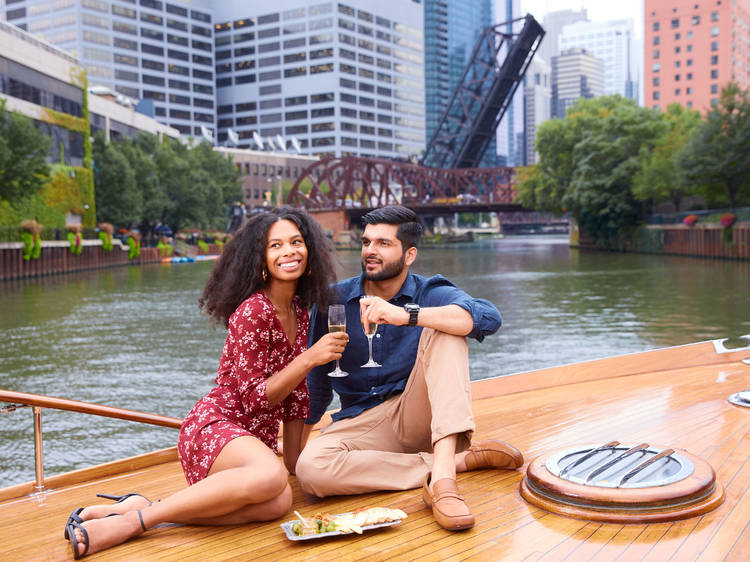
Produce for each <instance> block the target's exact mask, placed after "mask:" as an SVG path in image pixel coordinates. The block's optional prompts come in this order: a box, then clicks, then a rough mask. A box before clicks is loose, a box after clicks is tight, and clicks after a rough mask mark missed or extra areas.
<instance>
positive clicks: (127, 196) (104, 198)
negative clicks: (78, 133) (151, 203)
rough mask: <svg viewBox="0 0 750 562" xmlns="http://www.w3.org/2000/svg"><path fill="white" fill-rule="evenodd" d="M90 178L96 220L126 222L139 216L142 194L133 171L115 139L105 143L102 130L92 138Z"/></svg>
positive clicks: (137, 218) (136, 220)
mask: <svg viewBox="0 0 750 562" xmlns="http://www.w3.org/2000/svg"><path fill="white" fill-rule="evenodd" d="M93 155H94V162H96V166H95V167H94V182H95V186H96V191H95V193H96V209H97V218H98V220H99V221H106V222H111V223H113V224H121V225H130V224H135V223H137V222H138V221H139V220H140V219H141V215H142V211H143V195H142V192H141V191H140V190H139V189H138V186H137V184H136V181H135V172H134V171H133V168H132V166H131V165H130V163H129V162H128V160H127V158H126V157H125V156H124V155H123V154H122V151H121V150H119V148H118V147H117V145H116V144H115V143H107V142H106V139H105V136H104V133H103V131H99V132H97V135H96V136H95V138H94V144H93Z"/></svg>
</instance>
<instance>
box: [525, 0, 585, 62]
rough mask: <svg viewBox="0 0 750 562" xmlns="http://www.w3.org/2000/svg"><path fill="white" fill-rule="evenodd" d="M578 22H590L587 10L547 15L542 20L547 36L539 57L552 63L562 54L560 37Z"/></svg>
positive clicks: (563, 11)
mask: <svg viewBox="0 0 750 562" xmlns="http://www.w3.org/2000/svg"><path fill="white" fill-rule="evenodd" d="M578 21H589V18H588V12H587V11H586V10H585V9H582V10H580V11H575V10H560V11H558V12H549V13H548V14H545V16H544V19H543V20H542V27H543V28H544V31H545V34H544V39H542V43H541V45H539V49H538V50H537V56H539V57H541V58H542V59H544V60H545V61H547V63H548V64H549V63H551V62H552V57H555V56H557V55H559V54H560V45H559V37H560V35H561V34H562V30H563V28H564V27H565V26H566V25H570V24H573V23H576V22H578Z"/></svg>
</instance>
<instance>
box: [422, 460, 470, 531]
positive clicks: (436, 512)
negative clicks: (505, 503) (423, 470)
mask: <svg viewBox="0 0 750 562" xmlns="http://www.w3.org/2000/svg"><path fill="white" fill-rule="evenodd" d="M430 476H431V474H427V476H425V477H424V484H423V485H422V501H423V502H424V503H425V505H426V506H427V507H431V508H432V515H433V517H435V522H437V524H438V525H440V526H441V527H442V528H443V529H447V530H449V531H461V530H463V529H469V528H471V527H473V526H474V516H473V515H472V514H471V510H469V506H468V505H466V501H464V498H463V496H461V494H459V493H458V486H457V485H456V481H455V480H453V479H451V478H441V479H440V480H438V481H437V482H435V483H434V484H433V485H432V490H430ZM433 491H434V495H433Z"/></svg>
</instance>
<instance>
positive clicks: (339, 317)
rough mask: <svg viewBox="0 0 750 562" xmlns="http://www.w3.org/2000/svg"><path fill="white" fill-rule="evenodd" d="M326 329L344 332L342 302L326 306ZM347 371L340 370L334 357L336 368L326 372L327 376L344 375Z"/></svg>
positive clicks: (344, 319) (344, 320)
mask: <svg viewBox="0 0 750 562" xmlns="http://www.w3.org/2000/svg"><path fill="white" fill-rule="evenodd" d="M328 331H329V332H331V333H333V332H346V309H345V308H344V305H343V304H332V305H331V306H329V307H328ZM348 374H349V373H347V372H346V371H342V370H341V367H340V366H339V360H338V359H336V368H335V369H334V370H333V371H331V372H330V373H328V376H329V377H345V376H347V375H348Z"/></svg>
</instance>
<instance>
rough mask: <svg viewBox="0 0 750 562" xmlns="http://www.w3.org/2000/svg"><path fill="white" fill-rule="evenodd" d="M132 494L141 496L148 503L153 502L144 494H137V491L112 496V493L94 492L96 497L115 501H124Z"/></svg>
mask: <svg viewBox="0 0 750 562" xmlns="http://www.w3.org/2000/svg"><path fill="white" fill-rule="evenodd" d="M133 496H140V497H142V498H143V499H144V500H146V501H147V502H148V505H151V504H152V503H153V502H152V501H151V500H150V499H148V498H147V497H146V496H144V495H143V494H139V493H137V492H130V493H129V494H125V495H124V496H114V495H112V494H96V497H97V498H104V499H107V500H114V502H115V503H120V502H124V501H125V500H126V499H128V498H132V497H133Z"/></svg>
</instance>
